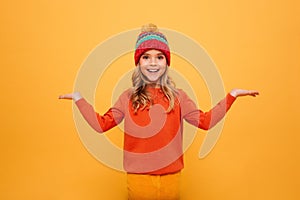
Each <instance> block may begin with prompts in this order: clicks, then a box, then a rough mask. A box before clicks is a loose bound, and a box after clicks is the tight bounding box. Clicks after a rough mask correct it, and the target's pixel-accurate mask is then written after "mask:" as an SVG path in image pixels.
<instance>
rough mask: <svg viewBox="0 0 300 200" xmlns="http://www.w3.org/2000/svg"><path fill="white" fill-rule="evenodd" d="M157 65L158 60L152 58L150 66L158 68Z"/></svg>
mask: <svg viewBox="0 0 300 200" xmlns="http://www.w3.org/2000/svg"><path fill="white" fill-rule="evenodd" d="M156 64H157V62H156V58H155V57H152V58H151V59H150V65H151V66H156Z"/></svg>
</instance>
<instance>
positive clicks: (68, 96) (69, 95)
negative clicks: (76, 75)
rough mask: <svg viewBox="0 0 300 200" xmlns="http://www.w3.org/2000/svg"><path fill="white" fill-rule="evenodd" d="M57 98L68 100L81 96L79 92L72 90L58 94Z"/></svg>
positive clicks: (76, 99) (75, 99)
mask: <svg viewBox="0 0 300 200" xmlns="http://www.w3.org/2000/svg"><path fill="white" fill-rule="evenodd" d="M58 98H59V99H68V100H74V101H78V100H79V99H81V98H82V96H81V94H80V93H79V92H73V93H70V94H63V95H59V97H58Z"/></svg>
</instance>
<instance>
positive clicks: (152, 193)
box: [127, 172, 180, 200]
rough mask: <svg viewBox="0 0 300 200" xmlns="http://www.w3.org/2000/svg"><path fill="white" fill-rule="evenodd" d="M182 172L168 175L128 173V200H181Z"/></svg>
mask: <svg viewBox="0 0 300 200" xmlns="http://www.w3.org/2000/svg"><path fill="white" fill-rule="evenodd" d="M179 183H180V172H178V173H175V174H167V175H143V174H127V189H128V200H179V199H180V194H179Z"/></svg>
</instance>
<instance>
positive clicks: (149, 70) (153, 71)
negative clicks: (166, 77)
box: [147, 69, 159, 73]
mask: <svg viewBox="0 0 300 200" xmlns="http://www.w3.org/2000/svg"><path fill="white" fill-rule="evenodd" d="M147 71H148V72H150V73H155V72H158V71H159V69H147Z"/></svg>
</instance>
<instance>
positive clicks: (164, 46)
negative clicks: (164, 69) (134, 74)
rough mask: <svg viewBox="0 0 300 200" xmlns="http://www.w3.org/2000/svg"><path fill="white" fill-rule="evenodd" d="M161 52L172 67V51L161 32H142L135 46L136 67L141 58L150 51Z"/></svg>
mask: <svg viewBox="0 0 300 200" xmlns="http://www.w3.org/2000/svg"><path fill="white" fill-rule="evenodd" d="M152 49H155V50H159V51H161V52H162V53H163V54H164V55H165V56H166V60H167V65H168V66H170V57H171V56H170V49H169V44H168V41H167V38H166V37H165V36H164V35H163V34H162V33H161V32H142V33H140V34H139V36H138V39H137V41H136V45H135V53H134V60H135V65H137V64H138V63H139V60H140V57H141V56H142V55H143V54H144V53H145V52H146V51H149V50H152Z"/></svg>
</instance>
